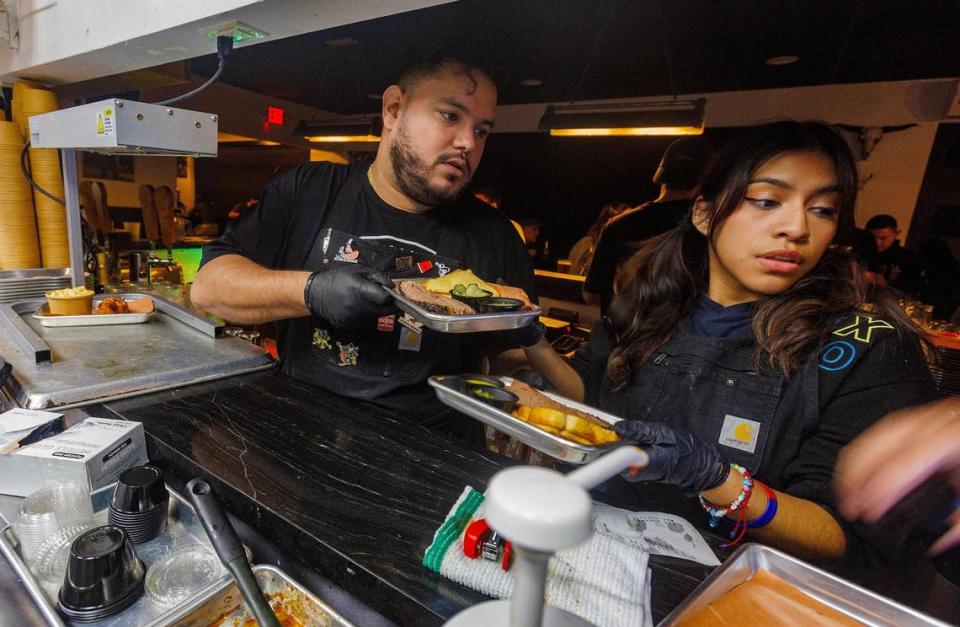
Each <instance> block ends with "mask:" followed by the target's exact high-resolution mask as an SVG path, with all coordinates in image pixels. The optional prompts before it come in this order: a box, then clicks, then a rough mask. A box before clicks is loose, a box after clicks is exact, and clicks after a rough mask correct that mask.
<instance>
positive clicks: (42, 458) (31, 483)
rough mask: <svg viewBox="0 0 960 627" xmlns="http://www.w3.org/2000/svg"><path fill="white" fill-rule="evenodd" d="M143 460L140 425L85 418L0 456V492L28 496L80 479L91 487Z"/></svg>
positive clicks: (122, 421)
mask: <svg viewBox="0 0 960 627" xmlns="http://www.w3.org/2000/svg"><path fill="white" fill-rule="evenodd" d="M145 463H147V445H146V442H145V441H144V437H143V425H142V424H140V423H139V422H130V421H127V420H111V419H108V418H87V419H86V420H84V421H83V422H80V423H77V424H75V425H74V426H72V427H70V428H69V429H67V430H66V431H64V432H62V433H58V434H57V435H54V436H51V437H49V438H46V439H45V440H41V441H39V442H35V443H34V444H29V445H27V446H24V447H20V448H18V449H16V450H14V451H13V452H10V453H7V454H0V494H12V495H15V496H26V495H28V494H30V493H31V492H34V491H36V490H38V489H40V488H41V487H43V486H44V485H45V484H47V483H55V482H60V481H76V482H79V483H82V484H84V485H86V486H87V487H88V488H90V491H93V490H96V489H97V488H102V487H103V486H105V485H108V484H110V483H113V482H114V481H116V480H117V477H118V476H119V475H120V473H121V472H123V471H124V470H126V469H127V468H130V467H131V466H137V465H139V464H145Z"/></svg>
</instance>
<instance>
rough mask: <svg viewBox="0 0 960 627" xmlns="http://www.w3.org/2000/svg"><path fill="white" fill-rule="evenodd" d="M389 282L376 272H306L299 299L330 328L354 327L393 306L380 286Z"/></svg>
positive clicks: (382, 313) (343, 270)
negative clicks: (309, 273)
mask: <svg viewBox="0 0 960 627" xmlns="http://www.w3.org/2000/svg"><path fill="white" fill-rule="evenodd" d="M392 285H393V284H392V282H391V281H390V279H389V278H388V277H387V276H386V275H385V274H382V273H379V272H371V273H366V274H364V273H359V272H356V271H351V270H350V269H349V268H333V269H332V270H323V271H321V272H314V273H313V274H311V275H310V278H309V279H307V283H306V285H305V286H304V288H303V300H304V301H305V302H306V304H307V308H308V309H310V312H311V313H312V314H313V315H315V316H317V317H318V318H323V319H324V320H326V321H327V322H329V323H330V324H331V325H333V326H334V328H338V329H347V328H351V327H353V328H355V327H359V326H362V325H363V324H365V323H367V322H369V321H370V320H371V319H372V318H375V317H377V316H382V315H385V314H388V313H390V312H391V311H392V310H393V309H394V307H393V299H392V298H391V297H390V295H389V294H388V293H387V291H386V290H384V289H383V287H384V286H392Z"/></svg>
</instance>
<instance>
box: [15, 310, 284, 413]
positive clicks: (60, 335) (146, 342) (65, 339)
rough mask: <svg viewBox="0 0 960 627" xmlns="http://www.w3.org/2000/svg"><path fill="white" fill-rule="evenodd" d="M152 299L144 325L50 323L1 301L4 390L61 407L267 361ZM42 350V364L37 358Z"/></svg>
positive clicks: (35, 403)
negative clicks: (6, 368)
mask: <svg viewBox="0 0 960 627" xmlns="http://www.w3.org/2000/svg"><path fill="white" fill-rule="evenodd" d="M157 302H158V315H157V316H155V317H154V318H153V319H152V320H150V321H149V322H145V323H143V324H130V325H116V326H87V327H54V328H48V327H44V326H41V325H40V323H39V321H38V320H36V319H34V318H33V316H32V310H33V309H36V307H34V306H32V305H33V304H34V303H23V304H22V305H15V306H13V307H10V306H6V305H4V306H3V307H4V308H5V309H6V310H7V312H8V314H9V312H14V313H15V317H13V316H8V317H12V320H6V319H5V320H4V321H3V322H4V323H5V324H4V325H2V326H0V356H3V358H4V359H5V360H6V361H7V362H9V363H10V364H11V365H12V366H13V373H12V375H11V377H10V380H9V381H8V383H7V385H6V386H5V392H6V393H7V395H8V396H9V397H10V399H11V400H12V401H14V402H15V403H16V404H17V405H19V406H21V407H29V408H32V409H44V408H54V407H56V408H65V407H73V406H77V405H80V404H83V403H89V402H92V401H101V400H108V399H118V398H125V397H129V396H134V395H137V394H143V393H146V392H150V391H157V390H163V389H169V388H171V387H175V386H183V385H189V384H192V383H197V382H200V381H209V380H213V379H218V378H222V377H225V376H230V375H234V374H239V373H243V372H251V371H254V370H261V369H264V368H269V367H270V366H271V364H272V360H271V358H270V357H269V356H268V355H267V354H266V352H265V351H264V350H263V349H262V348H260V347H259V346H256V345H254V344H251V343H249V342H246V341H244V340H241V339H238V338H235V337H220V338H214V337H213V335H212V334H210V333H206V332H203V331H202V330H199V329H198V328H197V326H196V325H191V324H189V323H187V322H184V320H183V319H182V317H181V316H182V315H184V314H183V313H182V312H185V311H186V310H185V309H184V308H182V307H179V306H171V307H169V308H167V307H160V306H159V304H161V301H160V299H157ZM41 303H42V301H36V303H35V304H36V306H39V305H40V304H41ZM188 313H190V315H193V316H195V314H192V313H191V312H188ZM11 322H12V323H13V324H11ZM15 327H16V328H15ZM24 336H30V337H31V338H32V339H31V340H30V342H29V346H28V345H25V344H27V343H25V342H24V341H23V337H24ZM38 347H39V348H38ZM43 347H46V349H47V351H48V352H49V358H50V360H49V361H43V360H41V359H39V358H38V357H37V355H38V354H39V353H37V350H40V348H43Z"/></svg>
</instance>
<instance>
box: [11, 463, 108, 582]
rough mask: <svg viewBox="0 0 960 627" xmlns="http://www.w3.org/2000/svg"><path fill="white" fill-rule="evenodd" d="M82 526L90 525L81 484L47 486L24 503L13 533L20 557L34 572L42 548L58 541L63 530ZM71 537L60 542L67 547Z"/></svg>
mask: <svg viewBox="0 0 960 627" xmlns="http://www.w3.org/2000/svg"><path fill="white" fill-rule="evenodd" d="M81 525H86V526H84V527H83V529H87V528H89V527H90V526H92V525H93V504H92V503H91V502H90V491H89V490H87V487H86V486H84V485H82V484H79V483H74V482H66V483H53V484H49V485H46V486H44V487H42V488H40V489H39V490H37V491H36V492H34V493H32V494H30V495H28V496H27V497H26V498H25V499H23V501H22V502H21V503H20V511H19V512H18V513H17V519H16V520H15V521H14V523H13V530H14V532H15V533H16V534H17V539H18V540H19V541H20V555H21V557H23V559H24V561H25V562H26V563H27V565H28V566H29V567H30V568H31V569H34V568H35V567H36V565H37V559H38V558H39V556H40V549H41V547H43V546H44V545H45V544H48V543H49V542H52V541H53V540H54V539H55V538H61V537H62V536H63V535H64V533H62V531H63V530H65V529H67V528H71V527H76V526H81ZM80 531H82V530H80ZM80 531H77V535H78V534H79V533H80ZM74 537H76V535H74V536H72V537H70V538H69V539H66V540H63V542H65V543H66V544H67V545H68V546H69V544H70V542H71V541H73V538H74Z"/></svg>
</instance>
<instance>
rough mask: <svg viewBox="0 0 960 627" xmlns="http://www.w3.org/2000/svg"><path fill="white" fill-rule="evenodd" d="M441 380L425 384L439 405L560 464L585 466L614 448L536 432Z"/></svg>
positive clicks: (590, 410) (602, 415)
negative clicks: (447, 407) (485, 425)
mask: <svg viewBox="0 0 960 627" xmlns="http://www.w3.org/2000/svg"><path fill="white" fill-rule="evenodd" d="M444 378H445V377H444V376H433V377H430V379H428V381H427V382H428V383H429V384H430V385H431V386H433V388H434V390H435V391H436V393H437V398H438V399H440V402H442V403H443V404H445V405H449V406H450V407H453V408H454V409H456V410H459V411H462V412H463V413H465V414H467V415H468V416H471V417H472V418H476V419H477V420H479V421H480V422H483V423H485V424H488V425H490V426H491V427H493V428H494V429H497V430H498V431H502V432H503V433H506V434H507V435H509V436H511V437H513V438H515V439H517V440H519V441H521V442H523V443H524V444H527V445H528V446H532V447H533V448H535V449H537V450H538V451H540V452H542V453H546V454H547V455H549V456H550V457H553V458H555V459H559V460H560V461H564V462H567V463H570V464H586V463H587V462H589V461H591V460H593V459H594V458H596V457H599V456H600V455H602V454H603V453H605V452H607V451H609V450H610V449H612V448H616V447H617V444H606V445H604V446H587V445H585V444H579V443H577V442H571V441H569V440H567V439H565V438H562V437H560V436H559V435H554V434H552V433H547V432H546V431H543V430H542V429H538V428H537V427H535V426H534V425H532V424H530V423H528V422H524V421H523V420H520V419H519V418H517V417H515V416H511V415H510V414H508V413H507V412H505V411H503V410H500V409H497V408H496V407H493V406H492V405H488V404H487V403H484V402H483V401H481V400H477V399H475V398H472V397H470V396H467V395H466V394H463V393H461V392H458V391H457V390H454V389H453V388H451V387H449V386H447V385H445V384H444ZM500 380H501V381H503V382H504V383H505V384H507V385H509V384H510V383H511V382H512V381H513V380H512V379H511V378H510V377H500ZM543 394H545V395H546V396H548V397H550V398H552V399H553V400H555V401H557V402H558V403H560V404H562V405H566V406H567V407H571V408H573V409H578V410H580V411H582V412H584V413H587V414H590V415H591V416H596V417H597V418H599V419H601V420H603V421H604V422H608V423H610V424H611V425H612V424H613V423H615V422H619V421H620V420H621V419H620V418H618V417H617V416H614V415H613V414H608V413H606V412H603V411H600V410H599V409H596V408H595V407H590V406H589V405H583V404H582V403H577V402H576V401H571V400H570V399H567V398H563V397H562V396H557V395H556V394H551V393H549V392H543Z"/></svg>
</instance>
